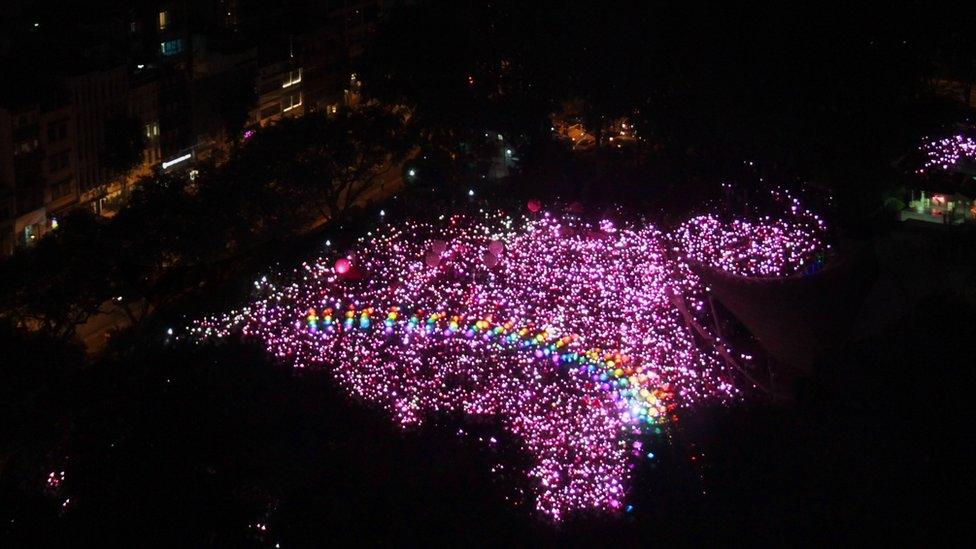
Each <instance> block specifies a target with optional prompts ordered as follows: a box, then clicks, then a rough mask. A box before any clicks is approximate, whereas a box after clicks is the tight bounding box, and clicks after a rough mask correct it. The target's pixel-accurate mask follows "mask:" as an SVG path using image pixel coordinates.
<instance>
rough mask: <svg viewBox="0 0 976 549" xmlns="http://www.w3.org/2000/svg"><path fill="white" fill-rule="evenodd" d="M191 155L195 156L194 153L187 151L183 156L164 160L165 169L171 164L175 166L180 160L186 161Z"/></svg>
mask: <svg viewBox="0 0 976 549" xmlns="http://www.w3.org/2000/svg"><path fill="white" fill-rule="evenodd" d="M191 156H193V154H192V153H186V154H184V155H183V156H180V157H177V158H174V159H172V160H167V161H166V162H163V169H164V170H165V169H166V168H168V167H170V166H175V165H176V164H179V163H180V162H185V161H187V160H189V159H190V157H191Z"/></svg>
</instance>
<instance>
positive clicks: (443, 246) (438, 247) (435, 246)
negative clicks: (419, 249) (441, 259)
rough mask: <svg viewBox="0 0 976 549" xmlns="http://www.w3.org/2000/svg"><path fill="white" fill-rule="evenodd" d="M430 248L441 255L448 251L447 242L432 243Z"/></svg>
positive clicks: (437, 241) (436, 241)
mask: <svg viewBox="0 0 976 549" xmlns="http://www.w3.org/2000/svg"><path fill="white" fill-rule="evenodd" d="M430 248H431V249H432V250H434V253H436V254H437V255H440V254H442V253H444V251H445V250H447V242H444V241H443V240H435V241H433V242H431V243H430Z"/></svg>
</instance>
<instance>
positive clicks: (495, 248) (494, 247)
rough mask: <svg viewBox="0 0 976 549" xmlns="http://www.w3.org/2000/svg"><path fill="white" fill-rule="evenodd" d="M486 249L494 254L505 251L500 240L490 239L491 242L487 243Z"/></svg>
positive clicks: (497, 254)
mask: <svg viewBox="0 0 976 549" xmlns="http://www.w3.org/2000/svg"><path fill="white" fill-rule="evenodd" d="M488 251H489V252H491V253H492V254H494V255H496V256H500V255H502V252H503V251H505V245H504V244H502V241H501V240H492V241H491V243H490V244H488Z"/></svg>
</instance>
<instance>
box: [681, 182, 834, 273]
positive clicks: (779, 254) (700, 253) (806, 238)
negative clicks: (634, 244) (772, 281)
mask: <svg viewBox="0 0 976 549" xmlns="http://www.w3.org/2000/svg"><path fill="white" fill-rule="evenodd" d="M777 198H779V199H780V200H781V201H783V202H785V203H786V204H788V208H787V209H788V211H787V212H785V213H784V215H783V216H782V217H781V218H778V219H771V218H769V217H765V218H763V219H762V220H759V221H748V220H744V219H733V220H732V221H731V222H728V223H725V222H722V221H721V220H719V219H718V218H717V217H715V216H711V215H704V216H699V217H695V218H693V219H691V220H689V221H687V222H685V223H684V224H683V225H681V227H679V228H678V229H677V230H676V231H675V232H674V233H673V235H672V238H673V240H675V242H676V244H677V249H678V250H680V251H681V253H682V254H683V256H684V257H685V258H686V259H687V260H688V261H691V262H695V263H699V264H702V265H707V266H710V267H712V268H715V269H720V270H723V271H726V272H728V273H731V274H734V275H739V276H749V277H756V276H758V277H779V276H786V275H792V274H796V273H798V272H801V271H802V270H803V269H804V268H805V267H807V266H808V265H810V264H811V263H812V262H813V261H814V260H815V258H816V256H817V255H818V254H821V253H823V252H825V251H827V250H829V249H830V245H829V244H826V243H825V242H824V234H825V233H826V226H825V223H824V221H823V220H822V219H820V217H818V216H817V215H816V214H814V213H813V212H811V211H810V210H808V209H805V208H804V207H803V206H802V205H801V204H800V201H799V199H797V198H793V197H791V196H789V195H786V194H782V195H777Z"/></svg>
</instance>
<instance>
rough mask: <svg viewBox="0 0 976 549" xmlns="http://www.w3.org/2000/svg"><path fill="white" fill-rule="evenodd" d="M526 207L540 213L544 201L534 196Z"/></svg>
mask: <svg viewBox="0 0 976 549" xmlns="http://www.w3.org/2000/svg"><path fill="white" fill-rule="evenodd" d="M526 207H527V208H529V211H530V212H532V213H538V212H539V210H541V209H542V203H541V202H539V201H538V200H536V199H534V198H533V199H532V200H529V203H528V204H526Z"/></svg>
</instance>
